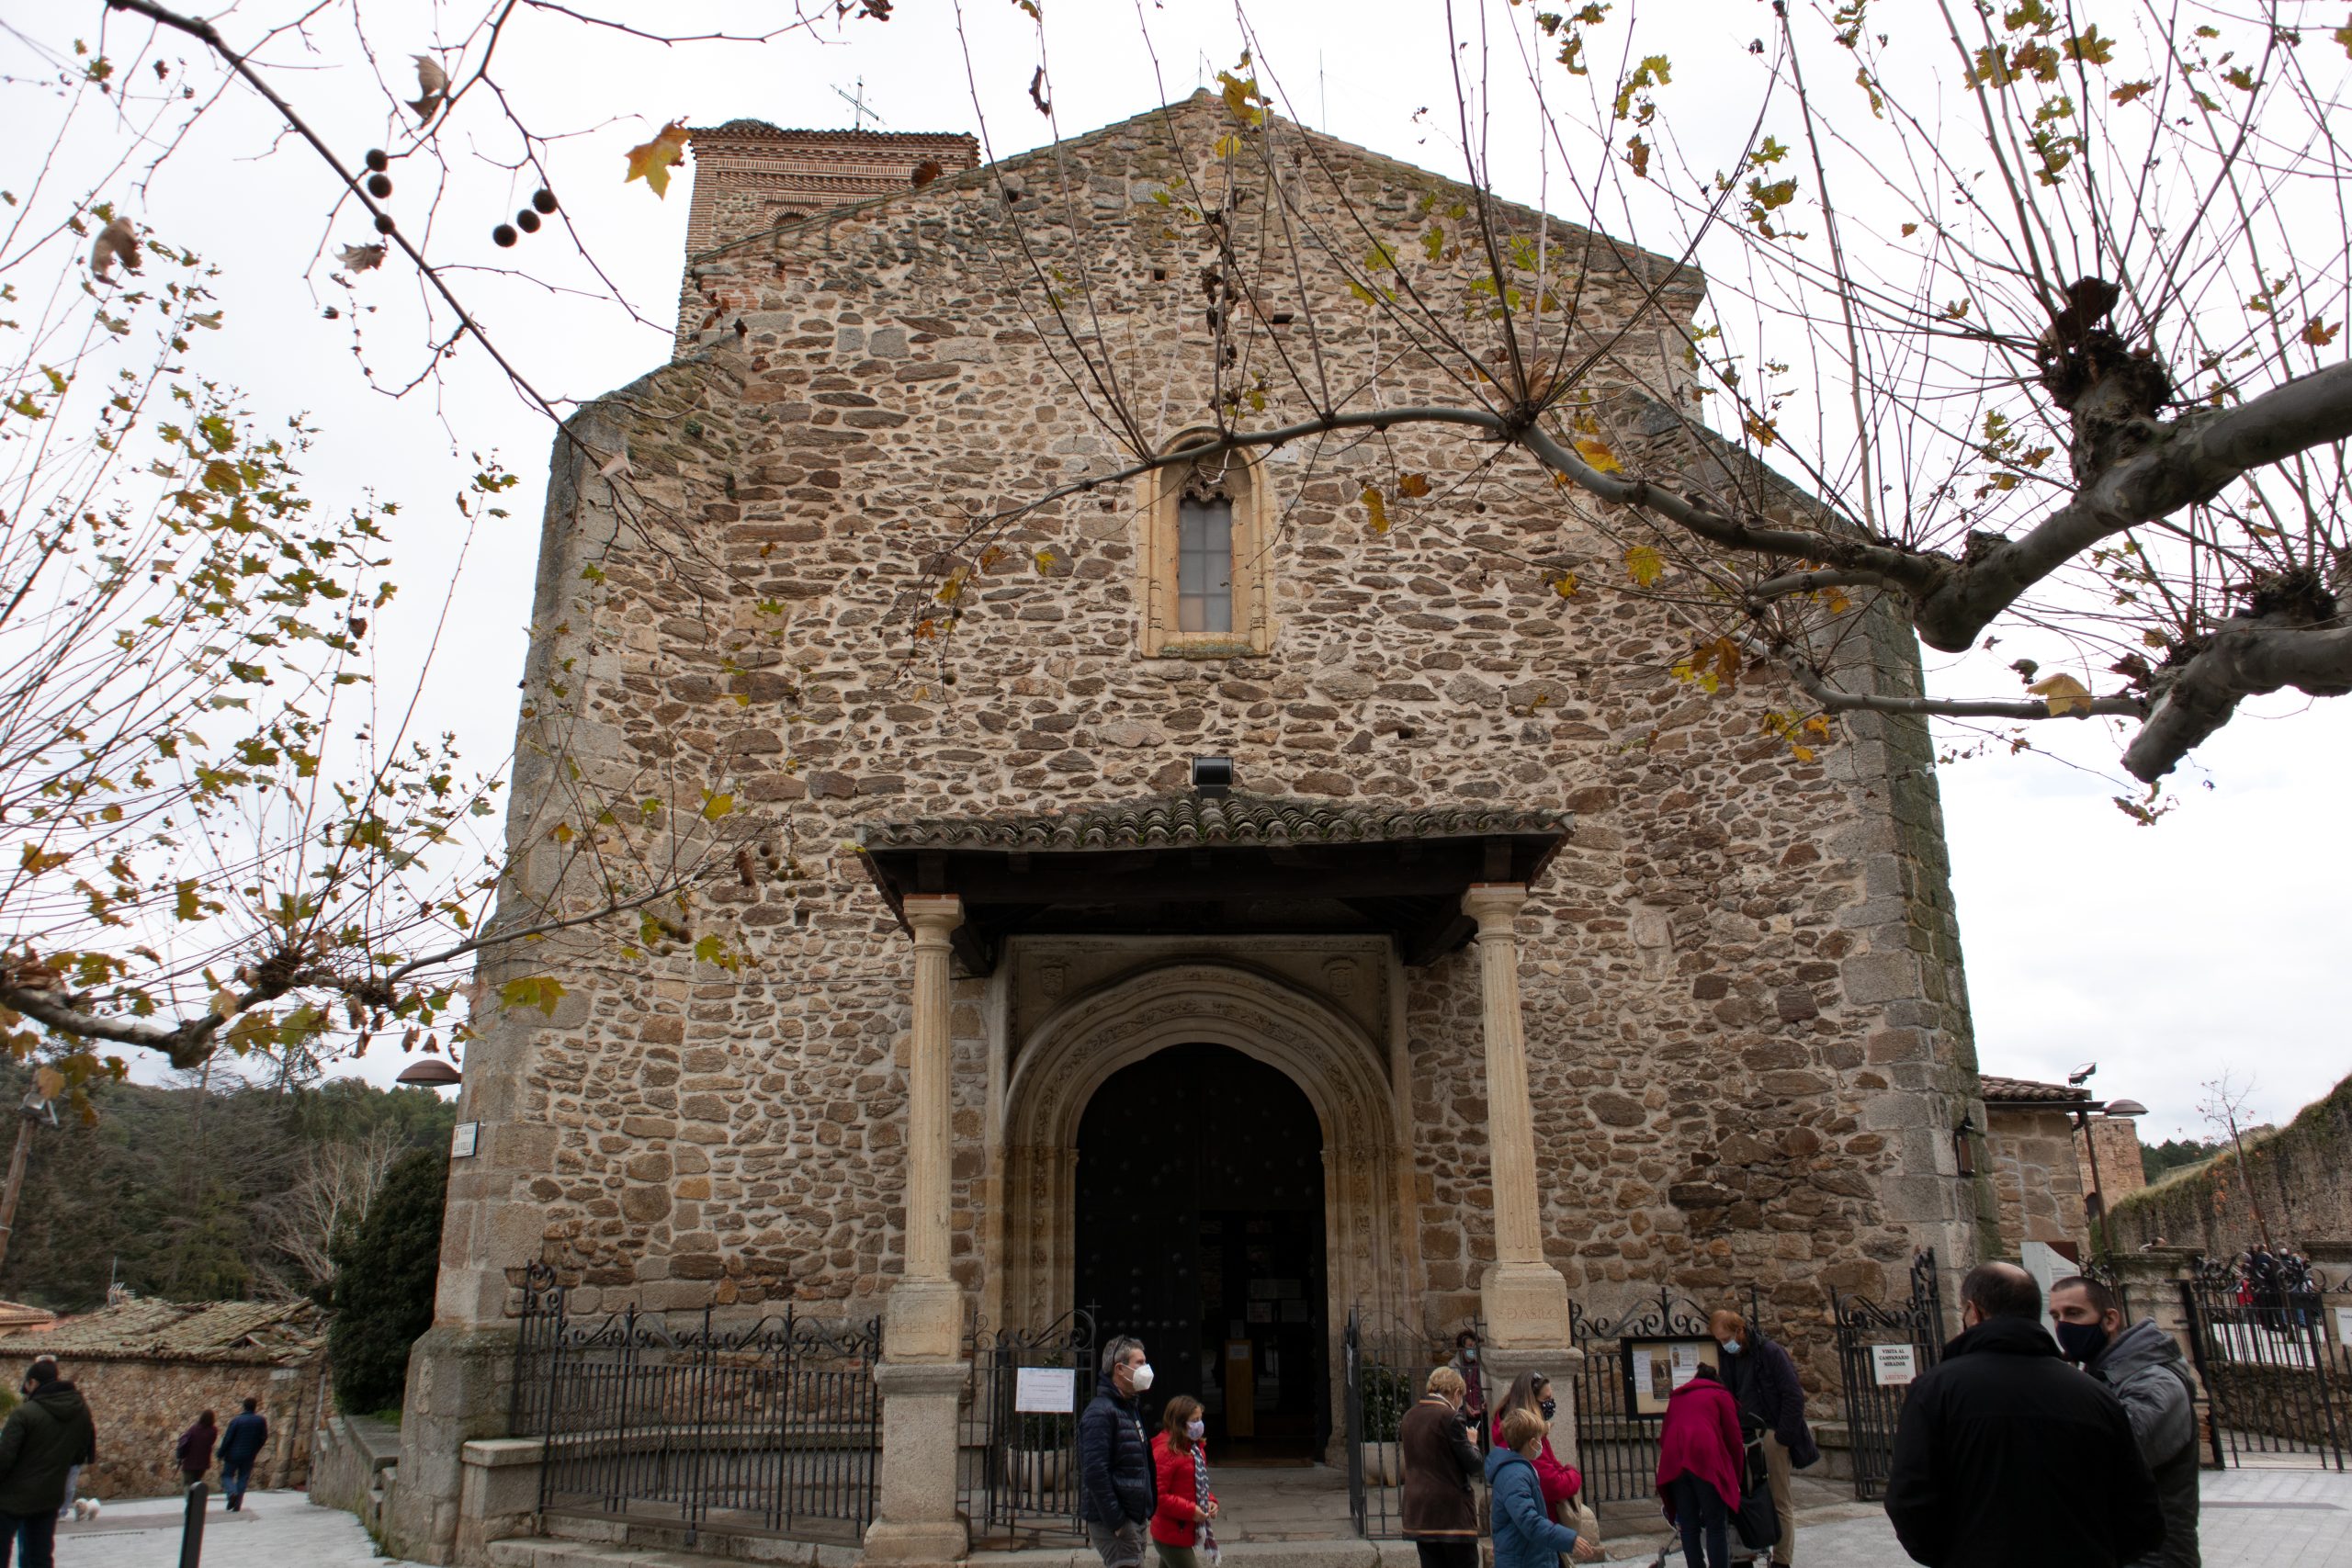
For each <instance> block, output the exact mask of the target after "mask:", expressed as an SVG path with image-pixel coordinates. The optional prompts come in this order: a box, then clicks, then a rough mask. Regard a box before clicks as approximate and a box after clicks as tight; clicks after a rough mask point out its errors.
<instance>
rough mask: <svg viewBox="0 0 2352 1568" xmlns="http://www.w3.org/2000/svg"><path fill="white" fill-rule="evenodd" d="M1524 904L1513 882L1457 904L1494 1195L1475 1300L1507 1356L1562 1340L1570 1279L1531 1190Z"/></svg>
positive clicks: (1476, 889)
mask: <svg viewBox="0 0 2352 1568" xmlns="http://www.w3.org/2000/svg"><path fill="white" fill-rule="evenodd" d="M1526 902H1527V889H1526V888H1525V887H1522V886H1519V885H1518V884H1516V883H1480V884H1477V885H1476V886H1473V887H1472V888H1471V889H1470V891H1469V892H1468V893H1466V894H1464V896H1463V899H1462V911H1463V913H1464V914H1466V915H1468V916H1469V917H1470V918H1471V919H1474V920H1476V921H1477V922H1478V975H1479V990H1480V993H1481V1000H1482V1004H1483V1005H1482V1011H1483V1014H1484V1018H1485V1023H1486V1035H1487V1151H1488V1154H1487V1157H1488V1159H1489V1161H1490V1162H1491V1165H1492V1168H1493V1186H1494V1193H1495V1199H1494V1202H1495V1266H1494V1267H1493V1268H1492V1269H1488V1270H1487V1278H1486V1280H1485V1282H1484V1283H1483V1284H1482V1286H1481V1287H1480V1291H1479V1294H1480V1298H1481V1306H1482V1309H1483V1310H1484V1312H1485V1313H1486V1317H1487V1344H1488V1345H1490V1346H1493V1347H1495V1348H1498V1349H1505V1350H1508V1349H1510V1348H1513V1347H1515V1346H1524V1347H1527V1348H1545V1347H1559V1346H1564V1345H1566V1343H1567V1340H1568V1282H1567V1281H1566V1280H1564V1279H1562V1278H1561V1277H1560V1271H1559V1270H1558V1269H1555V1268H1553V1267H1552V1266H1551V1265H1550V1264H1548V1263H1546V1262H1544V1215H1543V1210H1542V1207H1541V1205H1540V1203H1539V1201H1538V1200H1537V1198H1536V1193H1535V1110H1534V1107H1533V1106H1532V1105H1531V1104H1530V1103H1529V1101H1528V1098H1527V1029H1526V1024H1525V1021H1523V1020H1522V1018H1521V1014H1520V1004H1519V933H1518V932H1517V931H1515V930H1514V929H1513V927H1512V923H1511V922H1512V921H1513V920H1514V919H1517V918H1518V915H1519V911H1520V908H1521V906H1522V905H1524V904H1525V903H1526ZM1556 1375H1557V1374H1555V1376H1556Z"/></svg>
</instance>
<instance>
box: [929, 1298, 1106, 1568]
mask: <svg viewBox="0 0 2352 1568" xmlns="http://www.w3.org/2000/svg"><path fill="white" fill-rule="evenodd" d="M965 1354H966V1357H967V1360H968V1361H969V1363H970V1366H971V1393H970V1397H969V1398H968V1400H967V1403H966V1404H965V1406H964V1412H963V1416H962V1427H963V1429H962V1431H961V1432H960V1433H958V1435H957V1436H958V1441H957V1444H956V1450H957V1470H956V1507H957V1509H958V1511H960V1512H961V1513H962V1514H963V1516H964V1517H965V1519H966V1521H967V1523H968V1525H969V1526H970V1528H971V1532H972V1544H973V1545H974V1546H976V1547H979V1546H987V1547H1022V1546H1035V1545H1039V1544H1042V1543H1046V1542H1049V1541H1058V1540H1076V1541H1083V1540H1085V1537H1086V1531H1085V1527H1084V1526H1083V1525H1081V1524H1080V1521H1079V1517H1078V1505H1079V1474H1078V1416H1079V1412H1080V1411H1082V1410H1084V1409H1085V1408H1086V1405H1087V1402H1088V1401H1090V1400H1091V1399H1092V1398H1093V1397H1094V1382H1095V1363H1094V1355H1095V1348H1094V1314H1093V1313H1092V1312H1091V1311H1084V1312H1072V1313H1070V1314H1067V1315H1066V1316H1064V1317H1062V1318H1061V1319H1060V1320H1059V1321H1057V1322H1056V1323H1055V1324H1054V1325H1052V1326H1050V1327H1048V1328H1045V1329H1040V1330H1035V1331H1029V1332H1023V1331H1017V1330H1012V1329H998V1330H995V1331H992V1332H991V1331H989V1330H987V1329H984V1328H976V1329H974V1330H973V1332H972V1333H971V1334H969V1335H968V1336H967V1337H966V1339H965Z"/></svg>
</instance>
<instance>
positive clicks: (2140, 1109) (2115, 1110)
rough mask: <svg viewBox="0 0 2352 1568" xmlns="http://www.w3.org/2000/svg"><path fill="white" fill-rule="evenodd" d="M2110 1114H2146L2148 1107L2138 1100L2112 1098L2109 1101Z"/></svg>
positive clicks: (2108, 1110) (2108, 1111)
mask: <svg viewBox="0 0 2352 1568" xmlns="http://www.w3.org/2000/svg"><path fill="white" fill-rule="evenodd" d="M2107 1113H2108V1114H2109V1116H2145V1115H2146V1114H2147V1113H2148V1108H2147V1107H2146V1106H2144V1105H2143V1104H2141V1103H2140V1102H2139V1101H2138V1100H2109V1101H2108V1102H2107Z"/></svg>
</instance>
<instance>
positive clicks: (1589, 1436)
mask: <svg viewBox="0 0 2352 1568" xmlns="http://www.w3.org/2000/svg"><path fill="white" fill-rule="evenodd" d="M1719 1304H1721V1303H1719ZM1762 1304H1763V1303H1762V1298H1761V1297H1759V1296H1758V1294H1757V1292H1756V1289H1755V1287H1754V1286H1750V1287H1749V1288H1748V1292H1747V1321H1748V1323H1749V1325H1751V1326H1752V1328H1753V1330H1754V1331H1755V1332H1756V1333H1758V1334H1760V1333H1762V1332H1764V1321H1763V1316H1762ZM1712 1311H1713V1309H1712V1308H1710V1307H1707V1306H1704V1305H1702V1304H1701V1303H1699V1302H1697V1301H1695V1300H1693V1299H1692V1298H1691V1297H1689V1296H1678V1295H1676V1294H1674V1292H1673V1291H1672V1290H1671V1289H1670V1288H1669V1287H1668V1286H1665V1285H1660V1286H1659V1287H1658V1290H1657V1294H1656V1295H1655V1296H1646V1297H1644V1298H1643V1299H1642V1300H1640V1301H1638V1302H1635V1303H1634V1304H1633V1305H1631V1306H1629V1307H1627V1308H1626V1309H1625V1310H1624V1311H1623V1312H1621V1313H1619V1314H1617V1315H1616V1316H1615V1317H1594V1316H1592V1315H1590V1314H1588V1313H1587V1312H1586V1311H1585V1310H1584V1308H1583V1307H1582V1306H1580V1305H1578V1304H1577V1303H1575V1302H1573V1301H1572V1302H1570V1303H1568V1339H1569V1342H1570V1343H1571V1344H1572V1345H1574V1346H1575V1347H1576V1348H1577V1349H1578V1350H1581V1351H1583V1352H1584V1364H1583V1365H1582V1366H1581V1367H1579V1368H1578V1369H1577V1385H1576V1397H1577V1403H1576V1433H1577V1452H1576V1457H1575V1460H1574V1461H1573V1462H1574V1463H1575V1464H1576V1465H1577V1468H1578V1469H1579V1470H1581V1471H1582V1472H1584V1492H1583V1494H1582V1495H1581V1497H1580V1498H1579V1501H1581V1502H1583V1503H1585V1504H1587V1505H1589V1506H1598V1505H1600V1504H1602V1503H1635V1502H1649V1501H1654V1500H1655V1499H1656V1498H1657V1458H1658V1433H1659V1431H1660V1429H1661V1427H1663V1426H1664V1423H1665V1415H1664V1398H1663V1396H1662V1395H1659V1394H1658V1393H1657V1390H1656V1388H1655V1387H1654V1386H1653V1385H1652V1384H1651V1382H1649V1380H1648V1372H1649V1366H1648V1362H1647V1359H1646V1357H1645V1347H1658V1348H1663V1350H1664V1353H1665V1355H1666V1357H1667V1359H1666V1362H1665V1366H1666V1368H1667V1379H1668V1387H1671V1386H1672V1383H1673V1379H1674V1376H1675V1373H1674V1365H1675V1363H1674V1359H1673V1353H1672V1346H1673V1345H1674V1344H1675V1342H1677V1341H1688V1342H1690V1343H1691V1346H1692V1348H1697V1341H1700V1340H1702V1339H1703V1340H1707V1341H1708V1342H1709V1343H1710V1344H1712V1343H1713V1336H1712V1335H1711V1334H1710V1333H1709V1331H1708V1328H1707V1318H1708V1316H1709V1314H1710V1313H1711V1312H1712ZM1652 1406H1655V1407H1656V1408H1655V1409H1653V1408H1651V1407H1652ZM1561 1457H1562V1458H1564V1459H1565V1458H1566V1457H1567V1456H1566V1455H1565V1454H1564V1455H1562V1456H1561Z"/></svg>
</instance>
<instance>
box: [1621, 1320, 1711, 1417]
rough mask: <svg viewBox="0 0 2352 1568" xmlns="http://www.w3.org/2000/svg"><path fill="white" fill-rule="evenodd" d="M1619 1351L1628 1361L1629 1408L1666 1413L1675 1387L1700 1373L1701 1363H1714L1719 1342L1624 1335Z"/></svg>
mask: <svg viewBox="0 0 2352 1568" xmlns="http://www.w3.org/2000/svg"><path fill="white" fill-rule="evenodd" d="M1618 1353H1619V1355H1621V1356H1622V1357H1623V1358H1624V1363H1625V1408H1626V1409H1627V1410H1628V1411H1631V1412H1632V1413H1633V1414H1634V1415H1635V1416H1664V1415H1665V1414H1666V1402H1667V1400H1668V1398H1669V1397H1671V1396H1672V1394H1673V1393H1674V1391H1675V1390H1676V1389H1678V1388H1680V1387H1681V1386H1682V1385H1683V1384H1684V1383H1686V1382H1690V1381H1691V1379H1692V1378H1694V1377H1696V1376H1698V1375H1699V1369H1700V1368H1701V1367H1714V1368H1716V1370H1717V1371H1718V1372H1720V1371H1721V1370H1722V1369H1721V1367H1720V1366H1718V1364H1717V1362H1716V1359H1715V1358H1716V1355H1717V1353H1718V1351H1717V1348H1716V1345H1715V1342H1714V1341H1713V1339H1710V1338H1706V1337H1703V1336H1702V1337H1698V1338H1672V1339H1634V1338H1627V1339H1621V1340H1619V1341H1618Z"/></svg>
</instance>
